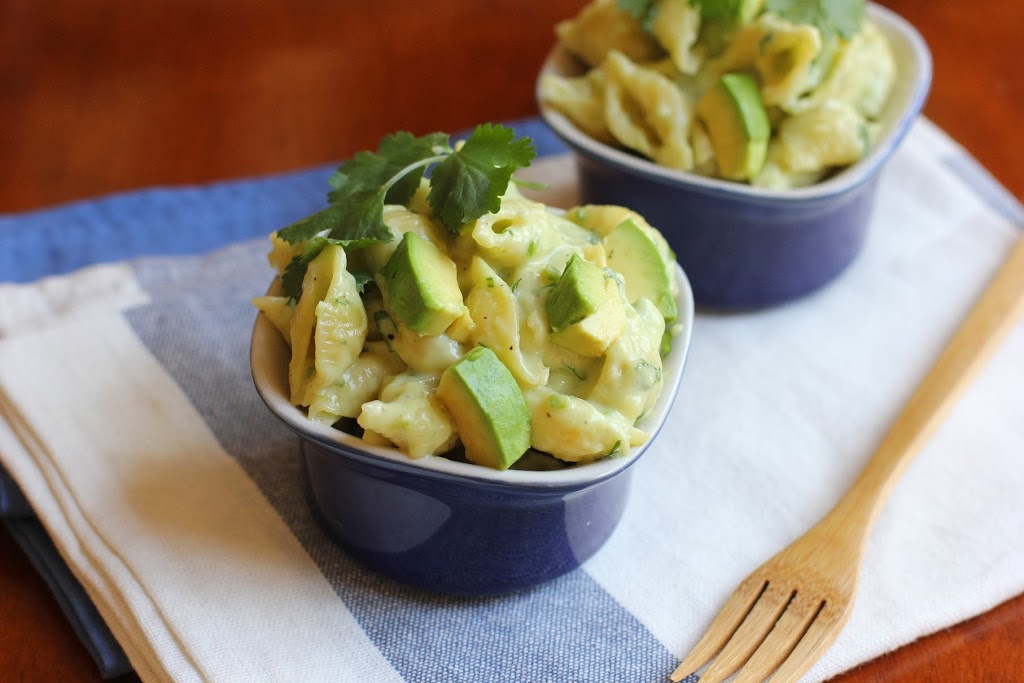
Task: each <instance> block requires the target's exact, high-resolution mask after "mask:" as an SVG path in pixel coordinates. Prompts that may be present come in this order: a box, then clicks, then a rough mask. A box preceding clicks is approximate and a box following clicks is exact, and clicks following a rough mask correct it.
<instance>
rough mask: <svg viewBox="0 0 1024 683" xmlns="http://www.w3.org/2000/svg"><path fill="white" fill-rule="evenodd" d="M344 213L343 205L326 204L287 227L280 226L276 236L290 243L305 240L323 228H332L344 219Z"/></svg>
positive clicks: (323, 229)
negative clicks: (323, 207)
mask: <svg viewBox="0 0 1024 683" xmlns="http://www.w3.org/2000/svg"><path fill="white" fill-rule="evenodd" d="M344 214H345V210H344V208H343V207H338V206H328V207H327V208H326V209H322V210H320V211H317V212H316V213H314V214H313V215H312V216H306V217H305V218H300V219H299V220H297V221H295V222H294V223H292V224H291V225H289V226H288V227H286V228H281V229H280V230H278V231H277V236H278V237H280V238H281V239H283V240H284V241H285V242H288V243H290V244H295V243H296V242H305V241H306V240H309V239H313V237H315V236H316V235H318V234H320V233H321V232H324V231H325V230H334V229H335V228H336V227H338V226H339V225H340V224H341V222H342V220H344Z"/></svg>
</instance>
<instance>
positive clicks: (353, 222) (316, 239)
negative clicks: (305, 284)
mask: <svg viewBox="0 0 1024 683" xmlns="http://www.w3.org/2000/svg"><path fill="white" fill-rule="evenodd" d="M323 230H327V231H328V232H327V235H326V236H324V235H320V234H319V233H320V232H322V231H323ZM289 231H290V232H289ZM278 235H279V236H280V237H281V238H282V239H285V240H288V241H289V242H292V243H295V242H298V241H302V240H307V239H308V240H309V243H308V244H306V247H305V249H304V250H303V252H302V254H300V255H299V256H296V257H295V258H293V259H292V260H291V262H289V263H288V266H287V267H286V268H285V271H284V274H283V275H282V276H281V284H282V285H283V286H284V291H285V294H286V295H288V296H289V297H291V298H292V299H298V298H299V296H300V295H301V294H302V278H303V277H304V276H305V274H306V267H307V266H308V265H309V263H310V261H312V260H313V259H315V258H316V257H317V256H319V254H320V252H321V251H323V248H324V247H325V246H327V245H328V244H338V245H340V246H342V247H344V248H346V249H358V248H360V247H365V246H366V245H368V244H375V243H378V242H390V241H391V240H392V239H393V238H394V235H393V234H392V233H391V230H390V229H389V228H388V226H387V225H385V224H384V189H383V188H377V189H375V190H374V189H367V190H360V191H359V192H357V193H355V194H354V195H352V196H350V197H349V198H348V199H347V200H346V201H345V202H344V203H343V204H335V205H332V206H329V207H327V208H326V209H323V210H322V211H318V212H317V213H315V214H313V215H312V216H309V217H307V218H303V219H302V220H300V221H298V222H297V223H293V224H292V225H290V226H288V227H287V228H283V229H282V230H280V231H278ZM290 238H293V239H290Z"/></svg>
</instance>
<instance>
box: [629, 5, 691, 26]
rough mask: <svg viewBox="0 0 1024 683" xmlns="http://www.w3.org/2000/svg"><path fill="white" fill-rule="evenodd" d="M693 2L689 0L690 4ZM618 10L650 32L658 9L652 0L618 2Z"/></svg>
mask: <svg viewBox="0 0 1024 683" xmlns="http://www.w3.org/2000/svg"><path fill="white" fill-rule="evenodd" d="M693 1H694V0H690V2H691V3H692V2H693ZM619 9H620V10H622V11H623V12H626V13H627V14H629V15H630V16H632V17H633V18H634V19H636V20H637V21H639V22H640V25H641V26H642V27H643V28H644V29H645V30H646V31H650V30H651V25H652V24H653V23H654V16H655V15H656V14H657V12H658V8H657V7H655V6H654V0H619Z"/></svg>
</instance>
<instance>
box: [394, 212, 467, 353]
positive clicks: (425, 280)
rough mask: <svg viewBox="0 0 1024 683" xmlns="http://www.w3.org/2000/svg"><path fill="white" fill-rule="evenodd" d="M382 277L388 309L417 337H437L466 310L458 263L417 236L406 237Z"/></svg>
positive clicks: (408, 234)
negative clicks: (456, 265) (456, 264)
mask: <svg viewBox="0 0 1024 683" xmlns="http://www.w3.org/2000/svg"><path fill="white" fill-rule="evenodd" d="M381 275H382V276H383V277H382V283H381V284H382V286H381V289H383V290H384V292H385V295H386V300H387V304H388V308H390V309H391V312H392V313H394V315H395V317H397V318H398V320H399V321H400V322H401V323H402V324H404V325H405V326H406V327H408V328H409V329H410V330H412V331H413V332H416V333H417V334H420V335H429V336H437V335H439V334H441V333H442V332H444V331H445V330H446V329H447V328H448V326H449V325H451V324H452V322H453V321H454V320H455V319H456V318H458V317H459V316H460V315H462V312H463V311H464V310H465V305H464V304H463V302H462V291H461V290H460V289H459V281H458V276H457V269H456V267H455V263H454V262H453V261H452V260H451V259H450V258H448V257H447V256H445V255H444V254H443V253H441V251H440V250H439V249H438V248H437V247H435V246H434V245H433V244H431V243H430V242H429V241H428V240H425V239H423V238H422V237H420V236H419V235H417V234H416V233H414V232H407V233H405V234H404V235H403V236H402V241H401V242H399V244H398V247H397V248H396V249H395V253H393V254H392V255H391V258H390V259H388V262H387V263H386V264H385V265H384V269H383V270H382V271H381Z"/></svg>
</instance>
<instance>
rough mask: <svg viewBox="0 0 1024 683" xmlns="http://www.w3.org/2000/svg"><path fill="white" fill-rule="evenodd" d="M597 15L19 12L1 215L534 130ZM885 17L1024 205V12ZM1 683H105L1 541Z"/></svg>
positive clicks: (305, 7) (570, 5) (855, 681)
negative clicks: (480, 130) (929, 60)
mask: <svg viewBox="0 0 1024 683" xmlns="http://www.w3.org/2000/svg"><path fill="white" fill-rule="evenodd" d="M583 4H584V3H583V0H543V1H539V2H530V1H524V0H491V1H489V2H479V0H448V1H447V2H431V3H427V2H422V0H377V1H375V2H357V1H355V0H351V1H348V2H346V1H345V0H289V1H286V0H261V1H260V2H250V3H248V4H244V3H238V2H227V1H226V0H147V2H137V1H135V0H91V1H90V2H81V1H80V0H49V1H48V2H38V1H37V0H5V2H3V3H0V163H2V175H0V177H2V181H0V212H10V211H22V210H27V209H32V208H35V207H41V206H47V205H52V204H55V203H59V202H65V201H69V200H74V199H80V198H85V197H91V196H95V195H98V194H103V193H108V192H112V191H118V190H126V189H131V188H137V187H142V186H149V185H179V184H193V183H203V182H207V181H213V180H219V179H226V178H233V177H238V176H251V175H258V174H265V173H274V172H280V171H286V170H291V169H295V168H300V167H305V166H309V165H313V164H318V163H322V162H328V161H334V160H337V159H341V158H344V157H345V156H348V155H350V154H351V153H352V152H354V151H357V150H359V149H363V148H365V147H369V146H373V145H375V144H376V142H377V140H378V139H379V138H380V137H381V136H382V135H384V134H386V133H388V132H391V131H393V130H397V129H407V130H411V131H413V132H417V133H422V132H427V131H430V130H438V129H439V130H449V131H452V130H456V129H460V128H464V127H467V126H470V125H473V124H475V123H479V122H481V121H494V120H504V119H511V118H518V117H523V116H531V115H533V114H534V113H535V111H536V110H535V106H534V101H533V78H534V74H535V72H536V70H537V68H538V66H539V65H540V63H541V61H542V60H543V57H544V55H545V53H546V52H547V50H548V49H549V47H550V46H551V42H552V32H551V27H552V26H553V24H554V23H555V22H556V21H557V20H559V19H562V18H565V17H568V16H571V15H572V14H574V13H575V11H576V10H577V9H578V8H579V7H581V6H582V5H583ZM883 4H886V5H888V6H889V7H891V8H892V9H894V10H896V11H897V12H899V13H900V14H902V15H903V16H905V17H906V18H907V19H909V20H910V21H911V22H912V23H914V24H915V25H916V26H917V27H918V28H919V30H920V31H921V32H922V34H923V35H924V37H925V39H926V40H927V41H928V43H929V44H930V46H931V48H932V51H933V57H934V63H935V79H934V84H933V88H932V92H931V96H930V98H929V100H928V103H927V105H926V107H925V113H926V115H927V116H928V117H930V118H931V119H932V120H933V121H935V122H936V123H938V124H939V125H940V126H941V127H942V128H944V129H945V130H946V131H948V132H949V133H951V134H952V135H953V137H954V138H956V139H957V140H958V141H960V142H961V143H962V144H963V145H964V146H965V147H966V148H967V149H968V150H969V151H970V152H971V153H973V154H974V155H975V156H976V157H977V158H978V159H979V160H981V162H982V163H983V164H984V165H985V166H986V167H987V168H988V169H989V170H990V171H991V172H992V173H993V174H994V175H995V177H996V178H998V179H999V180H1000V181H1001V182H1002V183H1003V184H1004V185H1006V186H1007V187H1008V188H1009V189H1010V191H1011V192H1012V193H1013V194H1015V195H1016V196H1017V197H1018V198H1022V199H1024V163H1022V162H1021V159H1020V157H1021V152H1020V143H1019V137H1020V136H1019V133H1018V128H1017V127H1018V126H1019V125H1020V121H1021V119H1022V114H1024V107H1022V105H1021V104H1020V103H1021V102H1024V70H1021V69H1020V67H1019V65H1018V63H1017V62H1018V61H1019V57H1018V56H1017V53H1018V50H1017V46H1018V44H1019V42H1020V35H1019V27H1020V26H1021V25H1022V22H1024V3H1020V2H1006V1H1004V0H979V1H977V2H971V3H967V2H962V1H960V0H890V1H889V2H885V3H883ZM937 599H941V596H937ZM1022 634H1024V596H1022V597H1018V598H1016V599H1013V600H1010V601H1009V602H1007V603H1005V604H1003V605H1001V606H999V607H997V608H996V609H994V610H992V611H990V612H988V613H986V614H984V615H981V616H979V617H977V618H975V619H972V620H970V621H969V622H966V623H964V624H961V625H958V626H956V627H954V628H952V629H949V630H947V631H943V632H942V633H938V634H935V635H933V636H930V637H927V638H924V639H922V640H920V641H918V642H916V643H913V644H911V645H909V646H907V647H904V648H901V649H900V650H897V651H896V652H894V653H891V654H889V655H887V656H885V657H882V658H880V659H878V660H876V661H874V662H870V663H868V664H865V665H864V666H861V667H859V668H858V669H856V670H854V671H851V672H847V673H846V674H844V675H842V676H840V677H838V678H837V679H835V680H836V681H837V682H841V683H881V682H894V681H900V682H904V683H905V682H917V681H937V680H950V681H961V682H964V683H974V682H981V681H986V682H987V681H1018V680H1024V673H1022V672H1024V654H1022V653H1024V647H1022V645H1024V644H1022V642H1021V641H1022V637H1024V636H1022ZM0 672H3V674H2V675H0V678H3V679H4V680H19V681H66V682H69V683H74V682H78V681H90V682H94V681H97V680H98V676H97V674H96V671H95V669H94V667H93V666H92V663H91V660H90V659H89V657H88V655H87V654H86V653H85V651H84V649H83V648H82V647H81V645H80V644H79V643H78V641H77V640H76V638H75V636H74V634H73V632H72V631H71V629H70V628H69V627H68V626H67V624H66V623H65V622H64V620H63V618H62V616H61V614H60V612H59V610H58V609H57V607H56V604H55V602H54V601H53V599H52V598H51V597H50V595H49V593H48V592H47V590H46V587H45V585H44V584H43V583H42V581H41V580H40V579H39V578H38V577H37V576H36V575H35V573H34V572H33V571H32V570H31V567H30V566H29V565H28V563H27V561H26V560H25V559H24V558H23V557H22V556H21V555H20V553H19V552H18V550H17V548H16V546H14V544H13V542H12V541H11V540H10V538H9V536H7V534H6V532H3V533H0Z"/></svg>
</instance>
